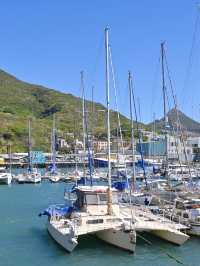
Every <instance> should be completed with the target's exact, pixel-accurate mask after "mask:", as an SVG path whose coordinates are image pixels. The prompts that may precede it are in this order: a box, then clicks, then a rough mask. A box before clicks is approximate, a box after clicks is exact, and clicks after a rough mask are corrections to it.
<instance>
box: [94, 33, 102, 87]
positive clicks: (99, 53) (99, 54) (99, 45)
mask: <svg viewBox="0 0 200 266" xmlns="http://www.w3.org/2000/svg"><path fill="white" fill-rule="evenodd" d="M103 49H104V35H103V34H102V36H101V38H100V42H99V44H98V47H97V54H96V58H95V63H94V68H93V71H92V72H93V73H92V75H91V76H92V79H91V81H92V84H95V80H96V74H97V67H98V66H99V61H100V58H101V57H102V55H101V52H102V53H103Z"/></svg>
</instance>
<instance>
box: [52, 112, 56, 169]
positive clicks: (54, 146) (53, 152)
mask: <svg viewBox="0 0 200 266" xmlns="http://www.w3.org/2000/svg"><path fill="white" fill-rule="evenodd" d="M52 163H53V169H52V173H53V174H55V173H56V119H55V114H53V129H52Z"/></svg>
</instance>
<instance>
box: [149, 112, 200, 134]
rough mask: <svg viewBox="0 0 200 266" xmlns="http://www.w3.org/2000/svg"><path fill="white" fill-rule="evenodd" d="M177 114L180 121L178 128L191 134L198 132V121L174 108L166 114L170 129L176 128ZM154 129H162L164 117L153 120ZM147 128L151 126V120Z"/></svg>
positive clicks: (199, 124)
mask: <svg viewBox="0 0 200 266" xmlns="http://www.w3.org/2000/svg"><path fill="white" fill-rule="evenodd" d="M177 116H178V118H179V121H180V128H181V129H182V130H183V131H184V132H187V133H191V134H200V123H198V122H197V121H195V120H193V119H191V118H190V117H188V116H187V115H185V114H184V113H183V112H181V111H180V110H176V109H175V108H173V109H171V110H170V111H169V112H168V114H167V117H168V123H169V126H170V128H171V129H173V128H174V129H176V128H177ZM155 125H156V129H157V130H162V129H164V118H162V119H160V120H156V121H155ZM148 126H149V128H152V126H153V122H152V123H150V124H149V125H148Z"/></svg>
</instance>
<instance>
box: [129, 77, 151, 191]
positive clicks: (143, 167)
mask: <svg viewBox="0 0 200 266" xmlns="http://www.w3.org/2000/svg"><path fill="white" fill-rule="evenodd" d="M130 85H131V93H132V102H133V108H134V112H135V121H136V128H137V133H138V140H139V147H140V156H141V160H142V169H143V173H144V180H145V185H146V188H147V189H148V184H147V176H146V170H145V166H144V157H143V152H142V143H141V130H140V129H139V125H138V114H137V107H136V101H135V94H134V90H133V79H132V78H131V80H130Z"/></svg>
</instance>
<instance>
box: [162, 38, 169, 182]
mask: <svg viewBox="0 0 200 266" xmlns="http://www.w3.org/2000/svg"><path fill="white" fill-rule="evenodd" d="M164 45H165V43H164V42H162V43H161V68H162V91H163V107H164V109H163V111H164V133H165V160H166V161H165V176H166V177H167V178H168V134H167V124H168V121H167V111H166V86H165V68H164Z"/></svg>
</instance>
